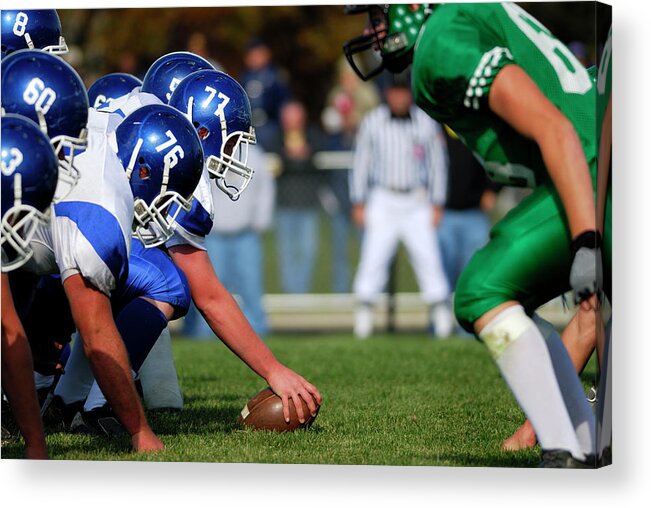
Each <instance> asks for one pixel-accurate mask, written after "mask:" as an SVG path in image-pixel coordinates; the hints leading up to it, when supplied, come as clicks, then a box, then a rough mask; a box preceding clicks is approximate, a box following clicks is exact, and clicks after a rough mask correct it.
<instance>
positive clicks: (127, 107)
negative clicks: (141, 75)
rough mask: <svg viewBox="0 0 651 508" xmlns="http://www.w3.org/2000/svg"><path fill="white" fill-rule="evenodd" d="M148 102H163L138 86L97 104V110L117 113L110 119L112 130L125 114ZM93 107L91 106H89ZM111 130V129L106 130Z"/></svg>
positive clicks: (146, 104)
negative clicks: (120, 95)
mask: <svg viewBox="0 0 651 508" xmlns="http://www.w3.org/2000/svg"><path fill="white" fill-rule="evenodd" d="M150 104H163V102H162V101H161V100H160V99H159V98H158V97H156V96H155V95H153V94H150V93H147V92H141V91H140V88H139V87H136V88H134V89H133V90H131V91H130V92H129V93H128V94H126V95H123V96H122V97H117V98H115V99H109V100H108V101H106V102H105V103H103V104H100V105H99V106H97V111H99V112H101V113H115V114H116V115H118V116H117V117H114V119H113V120H112V125H111V127H112V131H115V129H116V128H117V126H118V125H120V123H122V120H124V119H125V118H126V117H127V116H129V115H130V114H131V113H133V112H134V111H136V110H137V109H140V108H141V107H143V106H148V105H150ZM91 109H93V108H91ZM108 132H111V131H108Z"/></svg>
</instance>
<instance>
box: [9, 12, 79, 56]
mask: <svg viewBox="0 0 651 508" xmlns="http://www.w3.org/2000/svg"><path fill="white" fill-rule="evenodd" d="M19 49H40V50H42V51H47V52H48V53H54V54H57V55H60V54H63V53H67V52H68V46H67V45H66V41H65V39H64V38H63V36H62V35H61V21H60V20H59V15H58V14H57V11H55V10H54V9H45V10H21V11H5V10H3V11H2V58H4V57H5V56H6V55H8V54H10V53H13V52H14V51H18V50H19Z"/></svg>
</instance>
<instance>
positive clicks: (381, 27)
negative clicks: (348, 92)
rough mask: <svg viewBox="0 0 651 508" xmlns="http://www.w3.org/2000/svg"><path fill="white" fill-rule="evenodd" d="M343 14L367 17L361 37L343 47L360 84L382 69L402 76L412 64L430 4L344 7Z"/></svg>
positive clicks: (428, 13) (430, 8)
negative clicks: (365, 14) (400, 73)
mask: <svg viewBox="0 0 651 508" xmlns="http://www.w3.org/2000/svg"><path fill="white" fill-rule="evenodd" d="M344 12H345V13H346V14H362V13H368V17H369V23H368V25H367V26H366V28H365V29H364V34H363V35H361V36H359V37H356V38H354V39H351V40H349V41H348V42H346V43H345V44H344V54H345V55H346V58H347V59H348V61H349V62H350V65H351V67H352V68H353V70H354V71H355V72H356V73H357V75H358V76H359V77H360V78H362V79H363V80H365V81H366V80H368V79H370V78H372V77H373V76H376V75H377V74H379V73H380V72H381V71H382V70H383V69H387V70H388V71H390V72H394V73H397V72H402V71H403V70H405V69H406V68H407V66H408V65H409V64H410V63H411V59H412V56H413V49H414V46H415V45H416V40H417V39H418V34H419V33H420V30H421V28H422V26H423V24H424V23H425V20H426V19H427V17H428V16H429V15H430V14H431V12H432V7H431V4H381V5H347V6H346V7H345V8H344Z"/></svg>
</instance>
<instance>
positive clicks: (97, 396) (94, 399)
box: [84, 370, 136, 411]
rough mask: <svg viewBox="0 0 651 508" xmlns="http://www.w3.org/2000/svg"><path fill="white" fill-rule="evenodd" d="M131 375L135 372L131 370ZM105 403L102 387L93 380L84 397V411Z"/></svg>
mask: <svg viewBox="0 0 651 508" xmlns="http://www.w3.org/2000/svg"><path fill="white" fill-rule="evenodd" d="M131 377H133V378H135V377H136V373H135V372H134V371H133V370H132V371H131ZM106 403H107V401H106V397H104V393H103V392H102V389H101V388H100V387H99V385H98V384H97V381H93V386H91V388H90V391H89V392H88V397H86V402H85V403H84V411H91V410H93V409H95V408H98V407H102V406H103V405H104V404H106Z"/></svg>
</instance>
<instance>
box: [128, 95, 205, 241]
mask: <svg viewBox="0 0 651 508" xmlns="http://www.w3.org/2000/svg"><path fill="white" fill-rule="evenodd" d="M115 139H116V142H117V145H118V157H119V158H120V160H121V161H122V165H123V166H124V168H125V170H126V172H127V178H128V179H129V183H130V184H131V191H132V192H133V197H134V200H135V201H134V220H133V227H134V234H135V236H137V237H138V238H139V239H140V241H142V243H143V244H144V245H145V247H155V246H157V245H161V244H162V243H164V242H166V241H167V240H169V239H170V238H171V237H172V235H173V234H174V225H175V223H176V217H177V215H178V214H179V213H180V211H181V210H185V211H190V208H191V207H192V193H193V192H194V190H195V188H196V187H197V185H198V184H199V180H200V179H201V172H202V171H203V149H202V147H201V140H200V139H199V136H198V135H197V131H196V130H195V129H194V127H193V126H192V124H191V123H190V122H189V121H188V119H187V118H185V116H183V114H182V113H181V112H180V111H177V110H176V109H174V108H172V107H170V106H166V105H163V104H150V105H148V106H143V107H141V108H139V109H137V110H136V111H134V112H133V113H131V114H130V115H129V116H127V117H126V118H125V119H124V120H123V121H122V123H121V124H120V125H119V127H118V128H117V129H116V131H115Z"/></svg>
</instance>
